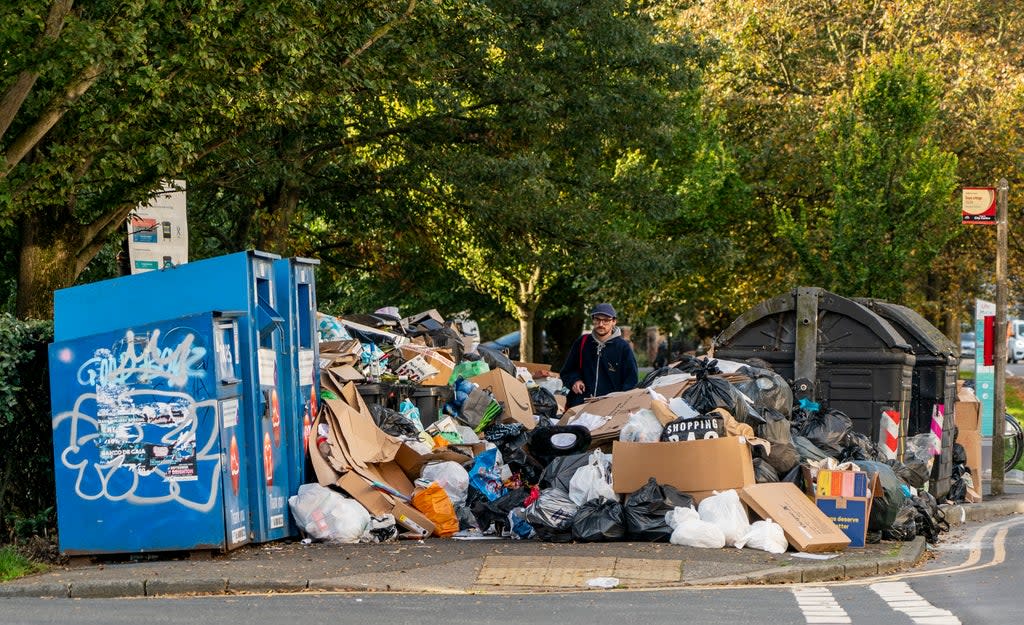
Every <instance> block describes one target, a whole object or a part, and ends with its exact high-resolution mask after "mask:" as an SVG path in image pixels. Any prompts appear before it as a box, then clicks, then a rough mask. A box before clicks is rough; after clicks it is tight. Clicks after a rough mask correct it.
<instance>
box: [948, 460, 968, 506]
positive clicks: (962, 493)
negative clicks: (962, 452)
mask: <svg viewBox="0 0 1024 625" xmlns="http://www.w3.org/2000/svg"><path fill="white" fill-rule="evenodd" d="M964 474H967V475H970V470H969V469H968V468H967V465H965V464H954V465H953V469H952V472H951V473H950V478H949V493H948V494H947V495H946V499H948V500H950V501H952V502H953V503H964V502H965V501H967V480H965V479H964Z"/></svg>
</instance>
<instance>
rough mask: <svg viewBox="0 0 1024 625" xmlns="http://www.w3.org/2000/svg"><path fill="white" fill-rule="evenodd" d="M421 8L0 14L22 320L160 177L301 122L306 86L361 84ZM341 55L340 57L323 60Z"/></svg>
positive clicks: (164, 7)
mask: <svg viewBox="0 0 1024 625" xmlns="http://www.w3.org/2000/svg"><path fill="white" fill-rule="evenodd" d="M415 5H416V2H415V0H408V1H406V2H389V3H374V6H372V7H370V6H367V5H364V4H356V3H350V2H329V3H313V2H307V1H304V0H272V1H270V2H264V3H259V4H252V3H248V2H244V1H242V0H228V1H227V2H219V3H205V4H202V3H201V4H199V5H197V4H195V3H193V2H185V1H182V2H176V1H170V2H156V1H152V0H136V1H133V2H102V1H101V2H94V3H89V4H88V5H84V6H81V7H72V5H71V2H70V1H68V0H51V2H41V1H39V0H36V1H34V2H26V3H21V4H20V5H19V6H17V7H14V6H11V7H8V6H5V7H4V8H3V9H0V11H2V13H0V22H2V23H4V24H5V25H6V26H9V28H6V29H4V30H5V36H6V37H7V38H8V41H7V42H5V43H10V44H11V45H12V46H14V48H13V49H16V50H18V51H19V53H18V54H16V55H14V56H12V57H11V58H10V59H8V57H5V58H4V61H3V63H2V65H0V72H2V73H0V90H2V91H0V129H2V130H0V150H2V154H3V159H2V160H0V162H2V163H5V166H4V167H3V168H2V169H0V226H3V227H6V231H5V233H6V234H7V235H8V237H12V238H13V235H12V232H13V228H14V225H15V223H16V222H17V223H18V225H19V226H20V227H19V230H18V232H17V234H16V238H17V241H18V244H19V249H20V255H19V269H18V301H17V309H18V314H19V315H21V316H36V317H47V316H48V315H49V311H50V307H51V300H50V297H51V294H52V291H53V290H54V289H55V288H59V287H63V286H69V285H70V284H72V283H73V282H74V280H75V279H76V277H77V276H78V275H80V274H81V272H82V271H83V270H84V268H85V266H86V265H87V264H88V263H89V262H90V261H91V260H92V259H93V258H94V257H95V256H96V254H97V252H98V250H99V249H100V248H101V247H102V246H104V245H106V244H107V242H108V241H109V240H110V239H111V237H112V236H115V235H116V233H118V231H120V230H122V229H123V228H124V223H125V218H126V216H127V215H128V213H129V211H130V210H131V209H132V208H133V207H134V206H135V205H136V204H137V203H138V202H139V201H140V200H142V199H145V197H146V196H147V194H148V193H149V192H150V191H151V190H152V189H154V188H156V186H157V184H158V182H159V181H160V180H161V179H163V178H167V177H172V176H175V177H177V176H186V177H187V175H188V174H189V173H190V172H191V171H192V170H193V169H194V167H195V165H196V163H199V162H201V161H202V160H203V159H204V158H205V157H208V156H209V155H210V154H212V153H214V152H216V151H218V150H221V149H223V148H224V147H225V146H227V145H230V144H232V143H233V142H234V141H238V140H240V139H241V138H243V137H248V136H250V133H253V132H255V131H256V130H259V129H265V128H267V127H268V125H271V124H275V123H276V124H277V125H278V126H280V125H281V124H282V123H283V122H284V121H287V120H291V119H294V118H296V117H297V116H300V115H303V114H305V113H306V112H307V111H308V110H310V109H312V108H314V107H315V106H316V105H317V104H318V100H317V99H316V97H315V96H316V93H315V92H312V91H311V90H310V86H314V85H317V84H318V83H319V82H320V81H323V80H325V76H326V77H327V78H331V79H336V77H337V75H338V74H341V75H343V76H346V77H347V79H348V84H349V85H350V86H351V85H356V84H360V83H362V82H363V81H364V80H365V79H366V78H367V75H366V74H359V73H357V72H353V71H352V69H351V67H352V65H353V63H352V60H353V59H354V58H357V57H358V56H359V55H360V54H362V53H363V52H364V51H365V50H367V49H369V48H371V47H373V46H374V45H375V44H376V43H377V42H378V41H379V40H380V39H381V38H382V37H383V36H384V35H385V34H386V31H387V27H388V24H389V23H391V22H393V21H396V20H401V19H402V18H403V16H404V15H406V13H407V12H408V11H409V10H411V9H412V8H413V7H414V6H415ZM47 16H48V17H47ZM328 44H331V45H328ZM342 46H343V47H344V49H345V50H346V55H347V56H344V57H343V58H339V56H338V55H331V56H328V57H327V58H326V59H325V58H324V57H322V56H320V52H321V50H322V49H323V48H325V47H326V48H327V49H328V50H332V51H336V50H337V49H339V48H340V47H342ZM365 69H366V71H370V70H373V69H379V68H365ZM332 84H336V82H335V83H332ZM362 86H363V88H372V84H369V83H367V84H363V85H362ZM254 165H255V167H253V170H255V169H257V168H258V166H259V163H255V164H254ZM274 165H275V166H278V162H275V163H274ZM281 196H282V197H284V198H287V197H288V193H287V189H284V190H283V191H282V193H281ZM250 213H251V210H250ZM242 214H243V215H244V213H242ZM238 217H239V214H238V213H235V214H234V215H232V220H233V221H236V222H237V221H239V220H238Z"/></svg>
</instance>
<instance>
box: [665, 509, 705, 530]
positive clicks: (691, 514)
mask: <svg viewBox="0 0 1024 625" xmlns="http://www.w3.org/2000/svg"><path fill="white" fill-rule="evenodd" d="M694 519H697V520H700V514H698V513H697V511H696V510H694V509H693V508H683V507H680V506H676V507H675V508H673V509H672V510H669V511H668V512H666V513H665V523H667V524H668V526H669V527H671V528H672V529H675V528H677V527H679V524H680V523H683V522H684V521H692V520H694Z"/></svg>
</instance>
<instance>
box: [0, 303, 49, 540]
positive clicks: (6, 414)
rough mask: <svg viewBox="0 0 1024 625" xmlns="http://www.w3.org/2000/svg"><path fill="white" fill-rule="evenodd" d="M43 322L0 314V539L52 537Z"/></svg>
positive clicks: (46, 326) (45, 323)
mask: <svg viewBox="0 0 1024 625" xmlns="http://www.w3.org/2000/svg"><path fill="white" fill-rule="evenodd" d="M52 339H53V324H52V323H51V322H49V321H20V320H18V319H16V318H14V317H13V316H11V315H9V314H0V449H2V450H3V452H4V453H3V454H2V456H0V530H2V532H3V533H2V534H0V539H5V540H6V541H8V542H16V541H17V539H18V538H19V537H24V536H28V535H33V534H43V535H46V534H48V533H52V531H53V529H54V525H55V518H54V513H53V512H54V509H55V504H56V488H55V486H54V478H53V436H52V433H51V432H52V430H51V425H50V380H49V369H48V367H47V346H48V345H49V343H50V342H51V341H52Z"/></svg>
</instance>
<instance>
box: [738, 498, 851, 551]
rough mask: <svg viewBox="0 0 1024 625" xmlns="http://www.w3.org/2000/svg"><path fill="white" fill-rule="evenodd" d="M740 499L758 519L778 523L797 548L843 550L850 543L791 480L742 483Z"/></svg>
mask: <svg viewBox="0 0 1024 625" xmlns="http://www.w3.org/2000/svg"><path fill="white" fill-rule="evenodd" d="M740 499H741V500H743V503H745V504H747V506H749V507H750V509H751V510H753V511H754V512H755V513H756V514H757V515H758V516H759V517H761V518H762V519H771V520H772V521H775V522H776V523H778V524H779V525H781V526H782V531H783V532H784V533H785V534H786V540H788V541H789V544H790V545H792V546H793V548H794V549H797V550H798V551H806V552H808V553H820V552H825V551H843V550H845V549H846V547H847V546H848V545H849V544H850V537H849V536H847V535H846V534H844V533H843V531H842V530H841V529H839V528H838V527H837V526H836V524H835V523H833V522H832V519H830V518H828V517H827V516H826V515H825V513H824V512H822V511H821V510H819V509H818V507H817V506H816V505H815V504H814V502H813V501H811V500H810V499H808V498H807V495H805V494H804V493H803V492H802V491H801V490H800V489H799V488H797V487H796V485H795V484H793V483H791V482H771V483H767V484H754V485H752V486H745V487H744V488H743V490H741V491H740Z"/></svg>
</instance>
